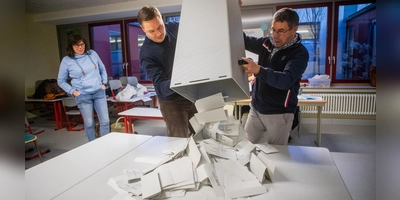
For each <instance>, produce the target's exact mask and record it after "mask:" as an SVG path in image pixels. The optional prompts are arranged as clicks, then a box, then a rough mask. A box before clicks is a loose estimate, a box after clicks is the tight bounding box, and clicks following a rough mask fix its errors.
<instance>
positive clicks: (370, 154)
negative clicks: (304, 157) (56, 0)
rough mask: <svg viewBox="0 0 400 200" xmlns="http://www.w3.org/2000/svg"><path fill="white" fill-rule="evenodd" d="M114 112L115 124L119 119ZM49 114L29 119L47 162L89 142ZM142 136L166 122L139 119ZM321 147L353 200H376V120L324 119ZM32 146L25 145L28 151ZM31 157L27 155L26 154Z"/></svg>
mask: <svg viewBox="0 0 400 200" xmlns="http://www.w3.org/2000/svg"><path fill="white" fill-rule="evenodd" d="M115 113H116V112H115V111H111V114H110V120H111V123H114V122H115V121H116V120H117V118H118V116H117V115H116V114H115ZM51 118H52V115H51V113H50V114H39V116H34V117H32V118H30V119H29V121H30V122H33V123H32V124H31V126H32V128H33V129H39V128H44V130H45V131H44V132H43V133H41V134H39V135H37V136H38V143H39V146H40V148H41V150H45V149H50V150H51V152H50V153H47V154H45V155H43V159H44V162H45V161H46V160H49V159H51V158H53V157H56V156H58V155H60V154H63V153H65V152H67V151H69V150H71V149H73V148H76V147H78V146H80V145H82V144H85V143H87V138H86V136H85V133H84V131H76V132H72V131H66V129H65V128H64V129H61V130H58V131H55V130H54V128H53V127H55V123H54V121H52V120H51ZM134 128H135V131H136V132H138V133H139V134H147V135H165V123H164V121H161V120H138V121H135V123H134ZM315 131H316V120H315V119H311V118H305V119H301V134H300V136H299V137H298V132H297V129H294V130H293V131H292V133H291V136H292V138H293V139H292V140H291V141H290V143H289V145H302V146H315V143H314V139H315V137H316V134H315ZM321 132H322V146H323V147H325V148H327V149H329V151H330V152H331V155H332V158H333V160H334V162H335V163H336V166H337V167H338V170H339V172H340V174H341V175H342V178H343V180H344V182H345V184H346V186H347V188H348V190H349V192H350V194H351V196H352V198H353V199H354V200H369V199H371V200H373V199H375V132H376V130H375V121H371V120H337V119H323V120H322V125H321ZM30 147H31V146H29V145H26V148H30ZM27 155H28V154H27ZM37 164H40V160H39V159H38V158H36V159H33V160H29V161H25V168H26V169H28V168H30V167H33V166H35V165H37Z"/></svg>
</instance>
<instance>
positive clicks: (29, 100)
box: [25, 99, 62, 102]
mask: <svg viewBox="0 0 400 200" xmlns="http://www.w3.org/2000/svg"><path fill="white" fill-rule="evenodd" d="M61 100H62V99H25V102H55V101H61Z"/></svg>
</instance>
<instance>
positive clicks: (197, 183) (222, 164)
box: [108, 93, 278, 199]
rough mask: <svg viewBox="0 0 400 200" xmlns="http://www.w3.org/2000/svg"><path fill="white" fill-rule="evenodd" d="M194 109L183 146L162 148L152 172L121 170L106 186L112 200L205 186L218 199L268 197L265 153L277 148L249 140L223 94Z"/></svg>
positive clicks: (174, 193) (198, 103) (270, 164)
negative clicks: (189, 133)
mask: <svg viewBox="0 0 400 200" xmlns="http://www.w3.org/2000/svg"><path fill="white" fill-rule="evenodd" d="M195 105H196V108H197V110H198V113H197V114H196V115H195V116H194V117H193V118H192V119H191V120H190V123H191V124H192V126H193V127H194V129H195V131H196V134H195V135H194V136H192V137H190V138H188V139H187V140H186V142H185V144H184V145H182V147H179V148H177V149H166V150H164V151H163V152H162V153H163V154H164V155H165V159H159V158H157V159H159V160H158V161H157V162H156V163H154V165H152V167H151V168H148V169H146V170H139V169H135V168H131V169H125V170H123V171H122V172H121V175H120V176H118V177H113V178H111V179H110V180H109V182H108V184H109V185H110V186H111V187H112V188H114V189H115V190H116V191H117V192H118V194H117V195H115V197H114V198H113V199H136V197H138V198H143V199H159V198H171V197H184V196H185V195H186V193H187V192H196V191H198V190H199V189H201V187H203V186H207V187H211V188H212V191H213V192H214V195H213V196H214V197H216V198H221V199H236V198H246V197H248V196H255V195H261V194H265V193H267V188H266V186H265V185H263V183H265V182H266V181H270V182H272V181H273V174H274V170H275V165H274V163H273V162H272V161H271V160H269V159H268V157H267V154H269V153H276V152H278V150H277V149H276V148H274V147H273V146H271V145H269V144H267V143H263V144H252V143H251V142H249V141H248V140H247V139H246V138H245V136H244V131H243V128H242V127H241V126H240V124H239V122H238V121H237V120H235V119H233V117H232V116H228V115H227V114H226V112H225V111H224V109H223V107H224V105H225V102H224V100H223V97H222V94H221V93H218V94H215V95H212V96H209V97H206V98H204V99H199V100H197V101H196V102H195ZM138 159H140V158H136V159H135V161H138ZM265 179H267V180H265Z"/></svg>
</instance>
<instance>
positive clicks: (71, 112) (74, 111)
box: [65, 110, 81, 115]
mask: <svg viewBox="0 0 400 200" xmlns="http://www.w3.org/2000/svg"><path fill="white" fill-rule="evenodd" d="M65 114H67V115H81V111H79V110H70V111H67V112H65Z"/></svg>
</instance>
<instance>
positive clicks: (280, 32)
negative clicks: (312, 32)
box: [269, 28, 292, 36]
mask: <svg viewBox="0 0 400 200" xmlns="http://www.w3.org/2000/svg"><path fill="white" fill-rule="evenodd" d="M291 29H292V28H289V29H288V30H286V31H284V30H283V29H279V30H277V31H276V30H274V29H272V28H270V29H269V32H270V33H271V34H272V35H273V34H274V33H276V34H278V35H279V36H282V35H285V33H287V32H288V31H290V30H291Z"/></svg>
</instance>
